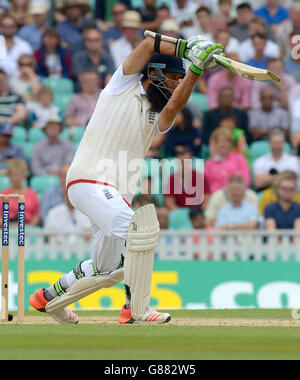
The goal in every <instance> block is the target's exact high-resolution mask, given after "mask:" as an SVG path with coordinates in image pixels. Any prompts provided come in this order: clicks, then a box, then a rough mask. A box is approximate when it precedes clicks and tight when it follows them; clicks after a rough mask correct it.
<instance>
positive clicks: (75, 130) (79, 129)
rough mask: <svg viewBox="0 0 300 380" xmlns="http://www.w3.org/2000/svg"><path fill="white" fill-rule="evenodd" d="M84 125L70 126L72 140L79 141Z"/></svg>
mask: <svg viewBox="0 0 300 380" xmlns="http://www.w3.org/2000/svg"><path fill="white" fill-rule="evenodd" d="M84 132H85V127H84V126H79V127H74V128H72V136H73V142H74V143H79V142H80V141H81V139H82V137H83V135H84Z"/></svg>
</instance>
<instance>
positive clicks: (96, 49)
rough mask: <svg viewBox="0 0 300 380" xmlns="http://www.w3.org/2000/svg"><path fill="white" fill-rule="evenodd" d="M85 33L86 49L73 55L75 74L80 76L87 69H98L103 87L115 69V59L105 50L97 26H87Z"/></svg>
mask: <svg viewBox="0 0 300 380" xmlns="http://www.w3.org/2000/svg"><path fill="white" fill-rule="evenodd" d="M83 35H84V45H85V50H83V51H80V52H78V53H75V54H74V56H73V70H74V74H75V75H76V77H77V78H78V75H80V74H82V73H83V72H85V71H86V70H91V69H92V70H94V71H97V72H98V74H99V76H100V79H101V87H102V88H104V87H105V86H106V85H107V83H108V82H109V80H110V78H111V77H112V74H113V73H114V71H115V67H114V61H113V59H112V57H111V55H110V54H109V53H107V52H106V51H105V50H104V47H103V37H102V34H101V32H100V31H99V30H98V29H97V28H93V27H88V28H85V29H84V32H83Z"/></svg>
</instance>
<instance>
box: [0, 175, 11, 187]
mask: <svg viewBox="0 0 300 380" xmlns="http://www.w3.org/2000/svg"><path fill="white" fill-rule="evenodd" d="M9 186H10V180H9V177H8V176H7V175H1V176H0V190H3V189H7V188H8V187H9Z"/></svg>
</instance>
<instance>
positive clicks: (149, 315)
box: [119, 306, 171, 325]
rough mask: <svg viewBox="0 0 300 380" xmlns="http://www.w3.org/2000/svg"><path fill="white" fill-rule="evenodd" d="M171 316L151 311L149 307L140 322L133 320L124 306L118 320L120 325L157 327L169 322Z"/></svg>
mask: <svg viewBox="0 0 300 380" xmlns="http://www.w3.org/2000/svg"><path fill="white" fill-rule="evenodd" d="M170 320H171V315H170V314H169V313H159V312H158V311H156V310H154V309H152V308H151V307H148V308H147V310H146V311H145V314H144V315H143V317H142V319H141V320H135V319H133V318H132V315H131V310H130V309H126V308H125V306H123V308H122V311H121V315H120V318H119V323H120V324H121V325H124V324H133V323H134V324H143V325H155V324H156V325H158V324H163V323H167V322H170Z"/></svg>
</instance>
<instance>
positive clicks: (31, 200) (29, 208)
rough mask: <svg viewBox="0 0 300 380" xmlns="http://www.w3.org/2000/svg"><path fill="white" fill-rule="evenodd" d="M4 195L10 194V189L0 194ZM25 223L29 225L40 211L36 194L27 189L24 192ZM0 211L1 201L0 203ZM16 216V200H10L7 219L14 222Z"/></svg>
mask: <svg viewBox="0 0 300 380" xmlns="http://www.w3.org/2000/svg"><path fill="white" fill-rule="evenodd" d="M1 193H2V194H4V195H9V194H12V191H11V189H10V188H7V189H5V190H3V191H2V192H1ZM24 195H25V207H26V212H25V221H26V223H30V222H31V221H32V219H33V217H34V216H35V215H37V214H39V211H40V202H39V199H38V196H37V193H36V192H35V191H34V190H32V189H30V188H29V187H27V188H26V191H25V194H24ZM0 205H1V210H2V201H1V203H0ZM17 216H18V200H17V199H12V200H11V201H10V202H9V219H10V220H13V221H16V220H17Z"/></svg>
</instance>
